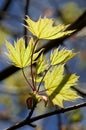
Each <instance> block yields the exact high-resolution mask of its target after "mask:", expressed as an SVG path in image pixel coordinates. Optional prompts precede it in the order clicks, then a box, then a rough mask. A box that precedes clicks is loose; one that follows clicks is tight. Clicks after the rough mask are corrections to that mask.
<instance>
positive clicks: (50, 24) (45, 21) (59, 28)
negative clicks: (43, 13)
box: [24, 16, 73, 40]
mask: <svg viewBox="0 0 86 130" xmlns="http://www.w3.org/2000/svg"><path fill="white" fill-rule="evenodd" d="M25 21H26V23H27V25H24V26H25V27H26V28H27V29H28V30H29V31H30V32H31V33H32V34H33V35H34V36H36V37H37V38H38V39H50V40H52V39H57V38H60V37H63V36H64V35H69V34H70V33H72V32H73V31H71V30H69V31H65V30H66V28H67V27H68V26H65V25H56V26H54V20H53V19H49V18H46V17H44V18H41V17H40V18H39V19H38V21H37V22H35V21H33V20H31V19H30V17H28V16H27V18H26V19H25Z"/></svg>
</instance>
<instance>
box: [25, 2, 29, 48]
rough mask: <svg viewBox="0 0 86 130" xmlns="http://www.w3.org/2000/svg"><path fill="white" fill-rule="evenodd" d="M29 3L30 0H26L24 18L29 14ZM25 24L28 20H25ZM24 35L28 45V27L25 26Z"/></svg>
mask: <svg viewBox="0 0 86 130" xmlns="http://www.w3.org/2000/svg"><path fill="white" fill-rule="evenodd" d="M29 3H30V0H26V5H25V16H24V19H26V15H28V8H29ZM24 25H27V23H26V21H25V20H24ZM24 36H25V45H26V46H27V40H28V39H27V37H26V36H27V29H26V27H24Z"/></svg>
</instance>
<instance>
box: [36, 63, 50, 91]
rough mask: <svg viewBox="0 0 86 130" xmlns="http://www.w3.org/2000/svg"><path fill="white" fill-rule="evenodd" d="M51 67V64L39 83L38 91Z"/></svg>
mask: <svg viewBox="0 0 86 130" xmlns="http://www.w3.org/2000/svg"><path fill="white" fill-rule="evenodd" d="M50 68H51V65H50V66H49V67H48V69H47V70H46V72H45V74H44V75H43V77H42V79H41V81H40V83H39V86H38V90H37V92H38V91H39V89H40V86H41V84H42V81H43V79H44V78H45V76H46V74H47V72H48V71H49V69H50Z"/></svg>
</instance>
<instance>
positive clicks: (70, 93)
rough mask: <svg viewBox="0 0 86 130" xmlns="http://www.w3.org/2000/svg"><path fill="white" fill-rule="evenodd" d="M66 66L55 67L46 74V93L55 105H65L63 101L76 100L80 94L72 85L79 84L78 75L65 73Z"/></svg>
mask: <svg viewBox="0 0 86 130" xmlns="http://www.w3.org/2000/svg"><path fill="white" fill-rule="evenodd" d="M63 72H64V66H63V65H61V66H58V67H55V68H54V69H53V70H52V71H50V72H49V73H48V74H46V78H45V79H44V85H45V88H46V90H47V91H46V93H47V95H48V96H49V98H50V100H51V101H52V102H53V104H54V105H58V106H60V107H63V101H64V100H66V101H74V100H76V99H77V98H80V96H79V95H78V94H77V93H76V91H74V90H72V89H71V86H74V85H76V84H77V80H78V76H76V75H75V74H70V75H64V74H63Z"/></svg>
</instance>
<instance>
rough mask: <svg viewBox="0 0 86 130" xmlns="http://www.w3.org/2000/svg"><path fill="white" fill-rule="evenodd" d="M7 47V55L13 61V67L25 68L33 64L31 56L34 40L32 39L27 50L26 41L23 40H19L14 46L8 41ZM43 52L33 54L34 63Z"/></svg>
mask: <svg viewBox="0 0 86 130" xmlns="http://www.w3.org/2000/svg"><path fill="white" fill-rule="evenodd" d="M6 46H7V49H8V53H6V54H7V56H8V58H9V59H10V60H11V61H12V63H13V65H15V66H17V67H19V68H24V67H26V66H28V65H30V64H31V55H32V50H33V47H34V40H33V38H31V39H30V41H29V44H28V46H27V48H25V41H24V39H23V38H20V39H19V40H17V42H14V46H13V45H11V43H10V42H8V41H7V42H6ZM41 51H42V49H41V50H40V51H38V52H37V53H34V54H33V62H34V60H35V59H36V58H37V57H38V55H39V54H40V53H41Z"/></svg>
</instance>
